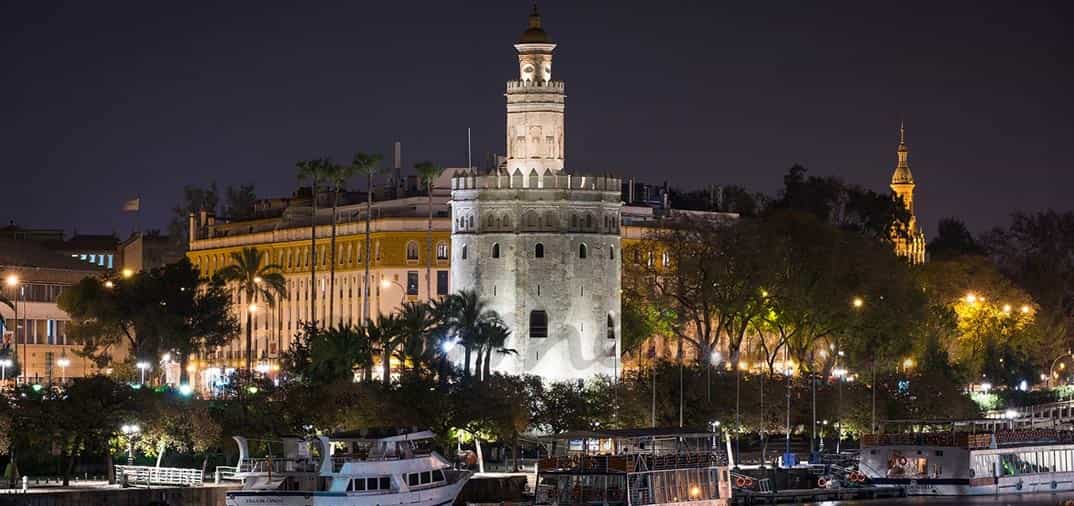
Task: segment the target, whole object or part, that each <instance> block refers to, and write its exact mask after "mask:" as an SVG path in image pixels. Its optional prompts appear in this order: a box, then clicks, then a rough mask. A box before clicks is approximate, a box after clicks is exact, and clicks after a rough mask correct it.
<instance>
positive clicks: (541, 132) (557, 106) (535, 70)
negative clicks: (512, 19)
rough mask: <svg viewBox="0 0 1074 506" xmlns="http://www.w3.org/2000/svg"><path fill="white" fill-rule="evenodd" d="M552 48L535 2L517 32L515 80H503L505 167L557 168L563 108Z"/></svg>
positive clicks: (560, 164) (560, 163)
mask: <svg viewBox="0 0 1074 506" xmlns="http://www.w3.org/2000/svg"><path fill="white" fill-rule="evenodd" d="M555 48H556V45H555V44H553V43H552V42H551V41H550V40H549V38H548V34H547V33H545V31H544V29H542V28H541V15H540V14H539V13H538V12H537V4H534V5H533V12H532V13H530V19H529V28H527V29H526V31H524V32H522V36H521V37H520V38H519V41H518V43H517V44H515V50H516V51H518V80H516V81H508V82H507V93H506V96H507V171H508V173H513V172H514V171H515V169H519V170H521V171H522V172H523V173H528V172H529V171H530V170H531V169H536V170H537V172H538V173H539V174H544V172H545V169H549V170H552V171H553V172H559V171H561V170H563V153H564V151H563V110H564V107H565V100H566V94H565V88H564V86H563V82H562V81H553V80H552V51H553V50H554V49H555Z"/></svg>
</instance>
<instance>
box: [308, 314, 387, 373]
mask: <svg viewBox="0 0 1074 506" xmlns="http://www.w3.org/2000/svg"><path fill="white" fill-rule="evenodd" d="M308 346H309V369H308V374H309V375H310V379H312V380H314V381H319V382H324V383H332V382H335V381H339V380H344V379H346V380H348V381H350V380H352V379H353V378H354V369H355V367H356V366H357V367H361V368H363V369H365V370H370V369H372V367H373V343H371V342H369V339H367V336H366V335H365V333H364V332H362V330H361V329H360V328H356V327H351V326H342V327H329V328H326V329H323V330H314V331H313V333H311V335H310V337H309V344H308Z"/></svg>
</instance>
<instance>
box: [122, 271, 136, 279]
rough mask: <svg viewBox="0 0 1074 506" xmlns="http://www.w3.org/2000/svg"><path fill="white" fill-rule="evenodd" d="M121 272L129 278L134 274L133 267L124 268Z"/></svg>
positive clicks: (125, 277)
mask: <svg viewBox="0 0 1074 506" xmlns="http://www.w3.org/2000/svg"><path fill="white" fill-rule="evenodd" d="M121 274H122V275H123V278H124V279H128V278H130V277H131V276H133V275H134V271H133V270H131V269H123V272H122V273H121Z"/></svg>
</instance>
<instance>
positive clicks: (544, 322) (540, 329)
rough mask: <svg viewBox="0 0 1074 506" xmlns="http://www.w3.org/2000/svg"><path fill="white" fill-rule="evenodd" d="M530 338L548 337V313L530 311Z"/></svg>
mask: <svg viewBox="0 0 1074 506" xmlns="http://www.w3.org/2000/svg"><path fill="white" fill-rule="evenodd" d="M530 337H548V313H546V312H544V311H540V310H537V311H530Z"/></svg>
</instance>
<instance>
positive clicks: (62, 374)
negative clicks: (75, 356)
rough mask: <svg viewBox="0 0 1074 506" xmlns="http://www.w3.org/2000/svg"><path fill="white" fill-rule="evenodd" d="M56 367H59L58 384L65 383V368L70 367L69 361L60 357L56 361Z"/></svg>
mask: <svg viewBox="0 0 1074 506" xmlns="http://www.w3.org/2000/svg"><path fill="white" fill-rule="evenodd" d="M56 365H58V366H60V384H61V385H62V384H65V383H67V366H69V365H71V359H69V358H67V357H60V358H59V360H56Z"/></svg>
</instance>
